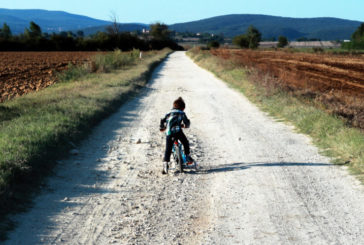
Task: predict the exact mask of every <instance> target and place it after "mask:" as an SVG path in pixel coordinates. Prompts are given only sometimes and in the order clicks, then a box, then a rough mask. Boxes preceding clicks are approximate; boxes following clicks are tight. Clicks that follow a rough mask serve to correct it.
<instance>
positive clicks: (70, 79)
mask: <svg viewBox="0 0 364 245" xmlns="http://www.w3.org/2000/svg"><path fill="white" fill-rule="evenodd" d="M170 52H171V51H170V50H162V51H155V52H147V53H145V54H144V55H143V59H142V60H140V59H139V52H138V51H133V52H128V53H122V52H120V51H115V52H113V53H108V54H104V55H100V56H97V57H95V59H93V61H92V62H90V63H88V64H85V65H83V66H81V67H70V69H68V70H67V71H65V72H64V73H62V74H59V80H60V82H59V83H56V84H55V85H53V86H51V87H48V88H46V89H44V90H41V91H39V92H36V93H30V94H27V95H25V96H22V97H19V98H16V99H13V100H11V101H7V102H4V103H2V104H0V218H1V219H2V218H4V217H5V216H6V215H7V214H8V213H9V212H10V211H13V210H14V207H13V205H14V204H17V203H21V201H24V200H27V199H28V198H29V195H27V194H26V193H29V190H32V189H34V187H36V186H39V184H40V183H41V180H42V177H43V176H44V175H45V174H47V173H49V171H50V170H51V169H52V167H53V166H54V164H55V162H56V160H57V159H59V158H60V157H63V156H64V154H65V152H68V151H69V150H70V149H71V148H72V146H73V145H74V143H77V142H78V141H79V140H80V139H82V138H84V137H85V136H86V135H87V134H88V133H89V132H90V131H91V128H92V127H93V126H95V125H96V124H97V123H99V122H100V121H101V120H102V119H104V118H105V117H107V116H108V115H110V114H111V113H113V112H115V111H116V110H117V109H118V108H119V107H120V106H121V105H122V103H123V102H125V101H126V100H127V99H128V98H129V97H130V96H132V95H135V94H136V93H137V92H138V91H139V90H140V89H141V88H142V87H143V86H144V85H145V84H146V83H147V81H148V80H149V78H150V75H151V73H152V71H153V69H154V68H155V67H156V66H157V65H158V64H159V63H160V62H161V61H163V59H164V58H165V57H166V56H167V55H168V54H169V53H170ZM95 72H97V73H95ZM105 72H108V73H105ZM3 226H4V224H3ZM5 226H7V225H5ZM4 229H6V227H5V228H4V227H0V240H1V238H2V239H4V238H5V237H4V233H3V232H1V231H4Z"/></svg>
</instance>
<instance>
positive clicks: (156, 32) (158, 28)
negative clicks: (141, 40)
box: [150, 22, 171, 40]
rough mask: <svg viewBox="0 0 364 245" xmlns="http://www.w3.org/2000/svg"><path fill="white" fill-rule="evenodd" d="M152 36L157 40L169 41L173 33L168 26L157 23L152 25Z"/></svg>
mask: <svg viewBox="0 0 364 245" xmlns="http://www.w3.org/2000/svg"><path fill="white" fill-rule="evenodd" d="M150 34H151V35H152V37H153V38H154V39H156V40H169V39H170V34H171V32H170V30H168V26H167V25H165V24H162V23H159V22H157V23H155V24H152V25H150Z"/></svg>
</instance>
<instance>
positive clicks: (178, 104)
mask: <svg viewBox="0 0 364 245" xmlns="http://www.w3.org/2000/svg"><path fill="white" fill-rule="evenodd" d="M185 107H186V104H185V101H184V100H183V99H182V97H179V98H178V99H176V100H175V101H174V102H173V108H174V109H178V110H184V109H185Z"/></svg>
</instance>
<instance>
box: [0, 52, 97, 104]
mask: <svg viewBox="0 0 364 245" xmlns="http://www.w3.org/2000/svg"><path fill="white" fill-rule="evenodd" d="M96 53H97V52H0V102H3V101H5V100H8V99H11V98H14V97H18V96H21V95H23V94H26V93H29V92H32V91H38V90H40V89H42V88H45V87H48V86H49V85H52V84H54V83H55V82H56V74H57V72H60V71H63V70H65V69H67V67H68V64H69V63H72V64H74V65H77V64H82V63H84V62H86V61H88V60H89V59H90V57H92V56H93V55H95V54H96Z"/></svg>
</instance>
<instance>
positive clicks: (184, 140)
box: [178, 131, 190, 155]
mask: <svg viewBox="0 0 364 245" xmlns="http://www.w3.org/2000/svg"><path fill="white" fill-rule="evenodd" d="M178 139H179V140H180V141H181V143H182V145H183V148H184V150H185V154H186V155H190V143H189V142H188V140H187V138H186V135H185V134H184V133H183V131H180V132H178Z"/></svg>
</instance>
